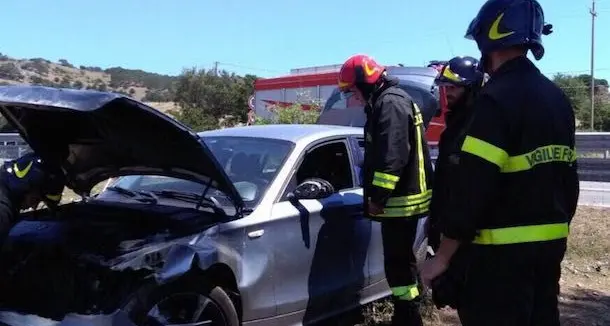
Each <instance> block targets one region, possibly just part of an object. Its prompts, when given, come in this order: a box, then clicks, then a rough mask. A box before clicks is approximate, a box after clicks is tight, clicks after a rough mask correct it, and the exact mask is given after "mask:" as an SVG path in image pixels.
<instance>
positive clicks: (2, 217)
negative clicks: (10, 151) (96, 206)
mask: <svg viewBox="0 0 610 326" xmlns="http://www.w3.org/2000/svg"><path fill="white" fill-rule="evenodd" d="M63 189H64V178H63V173H62V172H61V170H60V169H59V168H54V167H51V166H49V165H47V164H45V163H44V162H43V161H42V159H41V158H40V157H38V156H37V155H36V154H34V153H28V154H25V155H23V156H21V157H20V158H18V159H15V160H10V161H6V162H5V163H4V164H3V165H2V168H1V170H0V243H2V242H3V241H4V239H5V238H6V236H7V235H8V232H9V231H10V229H11V228H12V226H13V225H14V224H15V223H16V222H17V216H18V214H19V211H20V210H21V209H28V208H34V207H36V206H38V204H39V203H40V202H44V203H45V204H46V205H47V206H48V207H50V208H55V206H57V205H58V204H59V202H60V200H61V196H62V192H63Z"/></svg>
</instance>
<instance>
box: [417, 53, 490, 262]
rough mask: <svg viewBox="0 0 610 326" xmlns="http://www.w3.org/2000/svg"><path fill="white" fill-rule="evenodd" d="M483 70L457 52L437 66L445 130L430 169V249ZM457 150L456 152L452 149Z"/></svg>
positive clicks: (436, 236)
mask: <svg viewBox="0 0 610 326" xmlns="http://www.w3.org/2000/svg"><path fill="white" fill-rule="evenodd" d="M484 80H485V74H484V73H483V71H482V70H481V69H480V67H479V60H477V59H475V58H473V57H469V56H457V57H454V58H452V59H451V60H449V61H448V62H447V63H446V64H445V65H444V66H443V68H442V69H441V71H440V73H439V75H438V77H437V78H436V80H435V84H436V85H438V86H439V87H441V88H442V89H443V90H444V93H445V98H446V100H447V109H448V110H447V111H448V112H447V113H446V114H445V130H443V133H442V134H441V137H440V140H439V142H438V156H437V158H436V164H435V170H434V187H433V188H432V189H433V194H434V195H433V196H432V202H431V204H430V218H429V219H428V223H429V229H428V245H429V246H430V247H431V248H432V250H433V251H436V250H437V249H438V245H439V242H440V233H439V232H438V226H437V223H438V220H439V216H440V215H443V214H451V212H447V211H446V210H445V209H444V208H445V205H444V204H443V203H444V202H445V201H447V198H448V196H450V194H449V187H448V186H449V185H450V184H451V181H450V180H451V166H452V165H453V164H454V163H455V159H456V158H457V155H454V154H459V150H460V148H459V145H461V142H460V141H463V137H464V136H465V135H464V132H465V128H466V126H467V124H468V122H469V120H470V119H471V118H472V101H473V100H474V98H475V96H476V94H477V93H478V92H479V90H480V89H481V86H482V85H483V82H484ZM456 152H457V153H456Z"/></svg>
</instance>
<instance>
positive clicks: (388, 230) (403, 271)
mask: <svg viewBox="0 0 610 326" xmlns="http://www.w3.org/2000/svg"><path fill="white" fill-rule="evenodd" d="M417 223H418V222H417V220H415V219H388V220H384V221H382V222H381V237H382V242H383V263H384V264H383V265H384V269H385V276H386V279H387V281H388V285H389V286H390V289H391V290H392V295H393V297H394V298H395V299H398V300H408V301H413V300H417V299H418V298H419V297H420V296H419V290H418V289H417V265H416V263H417V261H416V258H415V255H414V253H413V249H412V248H413V242H414V241H415V235H416V233H417Z"/></svg>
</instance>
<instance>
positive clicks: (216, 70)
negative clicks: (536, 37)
mask: <svg viewBox="0 0 610 326" xmlns="http://www.w3.org/2000/svg"><path fill="white" fill-rule="evenodd" d="M593 1H595V0H593ZM214 76H218V61H215V62H214Z"/></svg>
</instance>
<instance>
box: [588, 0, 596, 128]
mask: <svg viewBox="0 0 610 326" xmlns="http://www.w3.org/2000/svg"><path fill="white" fill-rule="evenodd" d="M589 13H591V131H595V119H594V114H595V77H594V71H595V17H597V12H596V11H595V0H591V10H589Z"/></svg>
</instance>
